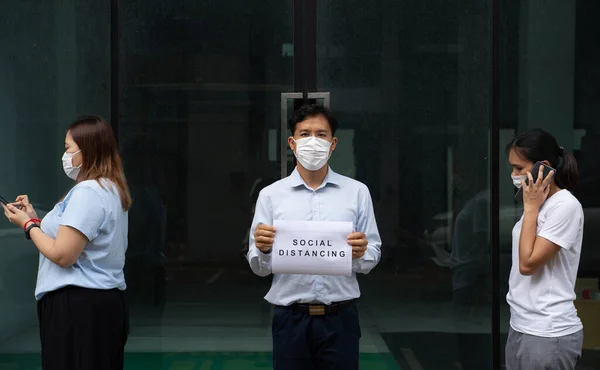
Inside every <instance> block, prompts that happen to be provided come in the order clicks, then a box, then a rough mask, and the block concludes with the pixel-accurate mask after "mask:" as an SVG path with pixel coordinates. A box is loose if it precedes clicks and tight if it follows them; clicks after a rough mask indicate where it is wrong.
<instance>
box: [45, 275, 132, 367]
mask: <svg viewBox="0 0 600 370" xmlns="http://www.w3.org/2000/svg"><path fill="white" fill-rule="evenodd" d="M128 316H129V315H128V309H127V304H126V301H125V294H124V292H122V291H120V290H118V289H111V290H97V289H86V288H79V287H74V286H68V287H65V288H62V289H58V290H56V291H53V292H50V293H47V294H46V295H44V297H42V299H41V300H40V301H39V302H38V319H39V324H40V339H41V342H42V369H43V370H122V369H123V357H124V350H125V343H126V342H127V335H128V326H129V317H128Z"/></svg>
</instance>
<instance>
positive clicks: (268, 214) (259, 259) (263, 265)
mask: <svg viewBox="0 0 600 370" xmlns="http://www.w3.org/2000/svg"><path fill="white" fill-rule="evenodd" d="M260 224H265V225H269V226H271V225H273V211H272V207H271V203H270V200H269V197H268V196H266V195H265V194H264V193H263V191H261V192H260V194H259V195H258V200H257V201H256V207H255V210H254V219H253V220H252V225H251V226H250V243H249V248H248V255H247V259H248V263H249V264H250V268H251V269H252V272H254V273H255V274H256V275H258V276H267V275H270V274H271V254H270V253H263V252H261V251H260V250H259V249H258V248H257V247H256V243H255V241H254V232H255V231H256V227H257V226H258V225H260Z"/></svg>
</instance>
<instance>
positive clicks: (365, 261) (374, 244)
mask: <svg viewBox="0 0 600 370" xmlns="http://www.w3.org/2000/svg"><path fill="white" fill-rule="evenodd" d="M359 197H360V198H359V205H360V208H359V212H358V221H357V223H356V231H357V232H363V233H365V235H366V236H367V242H368V245H367V250H366V251H365V254H364V255H363V256H362V257H361V258H357V259H354V260H352V271H353V272H355V273H361V274H368V273H369V272H370V271H371V270H372V269H373V268H374V267H375V266H377V264H378V263H379V260H380V259H381V237H380V236H379V230H378V229H377V221H376V220H375V212H374V210H373V200H372V199H371V193H370V192H369V189H368V188H367V187H366V186H365V187H364V188H362V189H361V191H360V192H359Z"/></svg>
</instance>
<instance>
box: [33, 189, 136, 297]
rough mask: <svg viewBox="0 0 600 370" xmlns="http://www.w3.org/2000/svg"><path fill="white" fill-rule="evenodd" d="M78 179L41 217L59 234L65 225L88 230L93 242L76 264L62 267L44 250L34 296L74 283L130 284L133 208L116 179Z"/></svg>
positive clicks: (100, 286) (111, 286)
mask: <svg viewBox="0 0 600 370" xmlns="http://www.w3.org/2000/svg"><path fill="white" fill-rule="evenodd" d="M101 182H102V186H101V185H100V183H98V182H97V181H96V180H89V181H82V182H80V183H79V184H77V185H75V186H74V187H73V189H71V191H69V193H68V194H67V195H66V196H65V198H64V200H63V201H62V202H60V203H58V204H57V205H56V206H55V207H54V209H53V210H52V211H50V212H49V213H48V214H47V215H46V217H44V219H43V220H42V225H41V228H42V231H43V232H44V233H45V234H46V235H48V236H50V237H51V238H53V239H56V235H57V234H58V228H59V227H60V226H61V225H64V226H69V227H72V228H74V229H76V230H79V231H80V232H81V233H82V234H84V235H85V236H86V237H87V239H88V240H89V242H88V243H87V244H86V245H85V247H84V248H83V252H82V253H81V255H80V256H79V258H78V259H77V262H75V263H74V264H73V265H71V266H69V267H60V266H58V265H56V264H55V263H53V262H52V261H50V260H49V259H47V258H46V257H45V256H44V255H43V254H41V253H40V261H39V268H38V277H37V285H36V289H35V298H36V299H37V300H39V299H41V298H42V297H43V296H44V294H46V293H48V292H51V291H54V290H57V289H60V288H63V287H65V286H67V285H75V286H79V287H83V288H91V289H114V288H118V289H120V290H125V287H126V285H125V275H124V273H123V267H124V266H125V252H126V250H127V230H128V214H127V211H125V210H123V207H122V205H121V198H120V196H119V192H118V190H117V187H116V186H115V184H114V183H112V182H111V181H108V180H101Z"/></svg>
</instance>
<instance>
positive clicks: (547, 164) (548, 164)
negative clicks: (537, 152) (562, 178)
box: [540, 161, 552, 167]
mask: <svg viewBox="0 0 600 370" xmlns="http://www.w3.org/2000/svg"><path fill="white" fill-rule="evenodd" d="M540 162H542V163H543V164H544V166H548V167H552V166H550V161H540Z"/></svg>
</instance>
